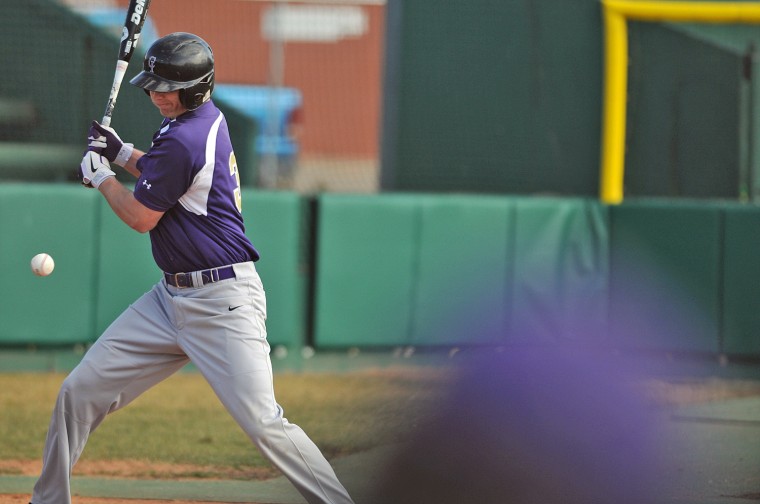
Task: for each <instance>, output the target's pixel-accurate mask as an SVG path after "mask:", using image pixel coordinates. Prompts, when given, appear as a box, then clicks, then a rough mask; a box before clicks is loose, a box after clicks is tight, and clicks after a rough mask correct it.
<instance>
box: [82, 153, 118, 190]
mask: <svg viewBox="0 0 760 504" xmlns="http://www.w3.org/2000/svg"><path fill="white" fill-rule="evenodd" d="M78 175H79V180H80V181H81V182H82V185H84V186H86V187H95V188H98V187H100V184H102V183H103V181H104V180H105V179H107V178H111V177H115V176H116V174H115V173H114V172H113V171H112V170H111V167H110V165H109V164H108V160H107V159H106V158H104V157H103V156H101V155H100V154H98V153H97V152H94V151H87V152H86V153H85V155H84V157H83V158H82V163H81V164H80V165H79V174H78Z"/></svg>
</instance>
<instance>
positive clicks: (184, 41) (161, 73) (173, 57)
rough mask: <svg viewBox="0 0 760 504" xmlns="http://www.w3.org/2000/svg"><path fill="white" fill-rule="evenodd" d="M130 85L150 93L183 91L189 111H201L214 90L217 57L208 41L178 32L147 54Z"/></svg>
mask: <svg viewBox="0 0 760 504" xmlns="http://www.w3.org/2000/svg"><path fill="white" fill-rule="evenodd" d="M129 83H130V84H134V85H135V86H137V87H140V88H142V89H143V90H144V91H145V92H146V93H149V91H158V92H161V93H165V92H169V91H177V90H179V99H180V102H181V103H182V105H183V106H184V107H185V108H186V109H188V110H194V109H196V108H198V107H200V106H201V105H202V104H203V103H204V102H206V101H207V100H208V99H209V98H210V97H211V92H212V91H213V90H214V54H213V53H212V52H211V46H209V45H208V44H207V43H206V41H205V40H203V39H202V38H200V37H199V36H197V35H193V34H192V33H184V32H177V33H171V34H169V35H166V36H165V37H161V38H160V39H158V40H156V41H155V42H154V43H153V45H151V46H150V48H149V49H148V52H147V53H145V60H144V61H143V70H142V72H140V73H139V74H137V75H136V76H135V77H134V78H133V79H132V80H131V81H129Z"/></svg>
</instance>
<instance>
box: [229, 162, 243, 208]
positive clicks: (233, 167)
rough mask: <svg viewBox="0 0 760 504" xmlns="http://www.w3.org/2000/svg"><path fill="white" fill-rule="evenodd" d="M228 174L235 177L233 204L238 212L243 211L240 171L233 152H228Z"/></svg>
mask: <svg viewBox="0 0 760 504" xmlns="http://www.w3.org/2000/svg"><path fill="white" fill-rule="evenodd" d="M230 176H231V177H235V184H236V185H235V191H234V194H235V206H237V209H238V212H240V213H243V196H242V194H241V192H240V171H239V170H238V165H237V160H236V159H235V153H234V152H230Z"/></svg>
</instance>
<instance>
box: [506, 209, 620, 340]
mask: <svg viewBox="0 0 760 504" xmlns="http://www.w3.org/2000/svg"><path fill="white" fill-rule="evenodd" d="M515 220H516V226H515V230H514V236H513V238H512V241H513V242H514V243H515V254H514V255H515V257H514V285H513V287H512V290H513V293H514V294H513V304H512V328H511V332H512V333H513V339H515V338H519V339H522V340H525V341H526V342H529V343H530V342H535V343H537V342H550V341H564V342H584V343H591V342H596V343H599V342H604V341H606V340H608V333H607V325H606V322H607V309H608V305H607V303H608V285H609V260H610V259H609V248H610V242H609V215H608V208H607V207H606V206H603V205H601V204H599V203H598V202H597V201H595V200H591V199H581V198H517V199H515Z"/></svg>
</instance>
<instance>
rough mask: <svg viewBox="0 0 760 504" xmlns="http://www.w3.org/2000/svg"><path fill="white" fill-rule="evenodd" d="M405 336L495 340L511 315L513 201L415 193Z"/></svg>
mask: <svg viewBox="0 0 760 504" xmlns="http://www.w3.org/2000/svg"><path fill="white" fill-rule="evenodd" d="M415 219H417V220H418V221H419V233H418V244H417V250H416V258H415V259H414V261H415V264H414V272H413V278H414V280H415V283H414V287H413V296H412V298H413V299H412V302H413V310H412V313H411V317H412V320H411V327H410V335H409V338H408V343H409V344H412V345H457V344H460V343H462V342H463V341H467V342H469V343H498V342H500V341H501V340H502V337H503V332H504V329H505V328H506V327H507V323H508V320H509V307H510V305H511V296H512V292H511V289H510V288H509V286H510V285H512V276H513V275H514V274H515V273H514V271H513V269H512V268H511V267H510V265H511V264H512V263H513V261H512V260H511V259H513V255H514V249H515V243H514V241H513V240H514V234H513V232H512V231H513V229H514V227H515V221H514V202H512V201H511V200H508V199H505V198H500V197H475V196H451V197H445V198H442V197H420V198H419V201H418V211H417V215H416V216H415Z"/></svg>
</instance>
